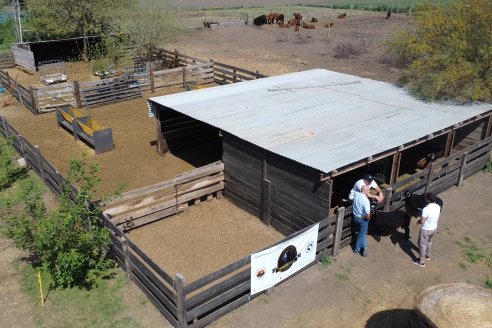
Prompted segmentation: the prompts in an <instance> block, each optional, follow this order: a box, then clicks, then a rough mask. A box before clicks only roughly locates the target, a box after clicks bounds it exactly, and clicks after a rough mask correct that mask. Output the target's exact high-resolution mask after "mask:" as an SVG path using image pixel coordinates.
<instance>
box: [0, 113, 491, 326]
mask: <svg viewBox="0 0 492 328" xmlns="http://www.w3.org/2000/svg"><path fill="white" fill-rule="evenodd" d="M0 133H1V134H2V135H3V136H5V137H9V136H11V137H12V138H13V144H14V147H15V149H16V150H17V152H18V153H19V155H21V156H23V157H24V158H26V160H27V162H28V163H29V165H30V166H31V167H32V168H33V169H34V171H35V172H36V173H37V174H38V175H39V176H40V177H41V178H42V179H43V181H44V182H45V183H46V184H47V185H48V187H50V189H51V190H53V192H55V193H56V194H57V195H60V194H61V193H62V191H63V186H64V184H65V183H66V180H65V179H64V178H63V176H62V175H61V174H60V173H59V172H58V170H57V169H56V168H55V167H54V166H53V165H52V164H51V163H50V162H49V161H48V160H46V158H44V156H43V155H42V154H41V151H40V150H39V148H38V147H37V146H33V145H32V144H31V143H29V141H28V140H27V139H25V138H24V137H22V136H21V135H20V134H19V133H18V132H17V131H16V130H15V129H14V128H13V127H12V126H11V125H10V124H9V123H8V122H7V121H6V120H5V118H4V117H1V116H0ZM491 149H492V136H491V137H487V138H485V139H483V140H481V141H480V142H478V143H477V144H475V145H471V146H469V147H467V148H465V149H463V150H460V151H458V152H455V153H453V154H451V155H450V156H448V157H447V158H444V159H442V160H440V161H438V162H435V163H434V164H433V165H432V166H431V167H429V168H427V169H425V170H422V171H420V172H417V173H415V174H414V175H412V176H411V177H409V178H407V179H405V180H402V181H399V182H397V183H395V184H393V185H392V186H390V187H389V188H387V189H386V191H385V192H386V203H385V204H384V208H385V210H390V211H392V210H396V209H399V208H401V207H403V206H404V201H403V199H402V195H403V193H404V192H405V191H410V192H412V193H423V192H425V191H433V192H436V193H439V192H441V191H444V190H446V189H448V188H450V187H452V186H453V185H461V183H462V182H463V179H466V178H467V177H469V176H471V175H473V174H474V173H476V172H478V171H480V170H482V169H483V167H484V165H485V163H486V161H487V160H488V159H489V158H490V151H491ZM223 169H224V167H223V163H221V162H215V163H212V164H210V165H207V166H205V167H202V168H198V169H196V170H193V171H190V172H187V173H184V174H181V175H178V176H176V177H175V178H174V179H172V180H169V181H165V182H162V183H160V184H156V185H152V186H148V187H145V188H141V189H138V190H134V191H130V192H127V193H125V194H123V195H122V196H121V197H120V198H116V199H114V200H110V201H108V202H106V204H103V205H104V206H105V207H106V210H105V211H104V212H103V214H102V221H103V223H104V225H105V227H107V229H108V230H109V232H110V237H111V241H112V244H111V245H110V246H109V248H110V249H111V251H112V252H113V253H114V257H115V260H116V261H117V262H118V264H119V265H120V266H121V267H122V268H123V270H125V271H126V273H127V275H128V277H129V278H130V279H131V280H132V281H134V282H135V284H137V285H138V286H139V287H140V289H141V290H142V291H143V292H144V293H145V294H146V295H147V297H148V298H149V300H150V301H151V302H152V303H153V304H154V305H155V306H156V308H157V309H159V311H160V312H161V313H162V314H163V315H164V316H165V317H166V318H167V320H169V322H170V323H171V324H172V325H173V326H174V327H179V328H182V327H193V328H197V327H204V326H206V325H208V324H209V323H211V322H212V321H214V320H216V319H218V318H219V317H221V316H223V315H225V314H227V313H228V312H230V311H232V310H234V309H235V308H237V307H239V306H241V305H243V304H245V303H247V302H249V301H250V300H251V299H253V298H255V297H256V296H258V295H259V294H256V295H251V294H250V292H251V289H250V279H251V272H250V263H251V257H250V255H248V256H246V257H244V258H242V259H240V260H239V261H236V262H234V263H232V264H229V265H227V266H225V267H223V268H222V269H220V270H217V271H215V272H213V273H210V274H208V275H206V276H204V277H202V278H199V279H197V280H195V281H193V282H190V283H186V280H185V277H183V276H182V275H181V274H179V273H178V274H176V275H175V277H174V278H173V277H172V276H171V275H169V274H168V273H166V272H165V271H164V270H163V269H162V268H161V267H160V266H159V265H157V264H156V263H155V262H153V261H152V259H150V258H149V257H148V256H147V255H146V254H145V253H144V252H143V251H142V250H141V249H140V248H138V247H137V246H136V245H135V244H134V243H133V242H132V241H131V240H130V239H129V238H128V236H127V235H126V234H125V232H124V231H126V230H128V229H132V228H135V227H137V226H139V225H142V224H146V223H149V222H152V221H155V220H158V219H161V218H164V217H166V216H168V215H172V213H175V212H178V211H180V210H183V209H184V208H185V207H186V206H187V205H185V204H187V203H188V202H195V203H196V202H197V201H198V202H199V201H200V200H201V199H203V198H209V197H213V195H214V193H215V195H216V196H220V191H221V190H222V189H223V187H224V181H223ZM71 188H72V190H73V192H74V193H76V192H77V190H76V189H75V188H74V187H73V186H72V187H71ZM351 214H352V208H351V207H348V208H344V207H341V208H338V210H337V211H336V214H335V215H333V216H330V217H328V218H326V219H323V220H321V221H320V222H319V230H318V241H317V251H316V254H317V259H318V260H319V259H321V257H322V256H325V255H334V256H336V255H338V253H339V250H340V249H341V248H343V247H345V246H347V245H349V244H350V242H351V239H352V231H351V220H352V215H351ZM309 228H310V227H307V228H305V229H309ZM303 231H304V230H301V231H298V232H296V233H294V234H292V235H290V236H288V237H286V238H285V239H284V240H282V241H280V242H279V243H281V242H284V241H285V240H288V239H291V238H293V237H294V236H296V235H297V234H299V233H302V232H303ZM276 244H278V243H276ZM276 244H275V245H276ZM272 246H274V245H272ZM272 246H269V247H266V248H270V247H272ZM266 248H265V249H266ZM315 263H316V262H314V263H312V264H311V265H313V264H315ZM306 268H307V267H306Z"/></svg>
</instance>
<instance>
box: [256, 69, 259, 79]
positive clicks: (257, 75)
mask: <svg viewBox="0 0 492 328" xmlns="http://www.w3.org/2000/svg"><path fill="white" fill-rule="evenodd" d="M259 78H260V71H259V70H256V79H257V80H258V79H259Z"/></svg>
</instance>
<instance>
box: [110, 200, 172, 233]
mask: <svg viewBox="0 0 492 328" xmlns="http://www.w3.org/2000/svg"><path fill="white" fill-rule="evenodd" d="M180 211H181V210H180V209H179V208H177V207H175V206H173V207H171V208H168V209H164V210H161V211H158V212H155V213H152V214H148V215H145V216H142V217H137V218H135V219H133V220H128V221H124V222H121V223H119V224H118V227H121V229H122V230H123V231H124V232H127V231H130V230H132V229H136V228H138V227H141V226H143V225H146V224H149V223H152V222H155V221H159V220H162V219H165V218H166V217H168V216H171V215H174V214H177V213H179V212H180Z"/></svg>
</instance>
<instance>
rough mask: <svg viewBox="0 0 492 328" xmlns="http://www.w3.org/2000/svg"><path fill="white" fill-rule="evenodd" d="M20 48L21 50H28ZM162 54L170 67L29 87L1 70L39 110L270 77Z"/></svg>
mask: <svg viewBox="0 0 492 328" xmlns="http://www.w3.org/2000/svg"><path fill="white" fill-rule="evenodd" d="M16 47H17V46H16ZM17 48H18V47H17ZM17 48H16V49H17ZM18 49H20V50H19V51H20V52H22V51H27V50H25V49H22V48H18ZM161 55H162V58H161V60H162V63H163V65H165V67H168V68H169V69H165V70H161V71H150V72H146V73H138V74H128V75H125V76H123V77H119V78H111V79H103V80H100V81H92V82H79V81H73V82H71V83H62V84H56V85H49V86H42V87H30V88H26V87H24V86H22V85H21V84H20V83H17V82H16V81H15V80H14V79H12V77H10V76H9V74H8V73H7V72H5V71H2V70H0V83H1V84H2V85H3V86H4V87H5V88H7V89H10V86H11V85H13V86H14V87H13V88H12V94H13V95H14V97H16V98H17V100H19V102H20V103H21V104H22V105H25V106H26V107H28V108H29V110H30V111H31V112H33V113H34V114H39V113H46V112H51V111H54V110H56V109H57V108H58V107H62V106H65V105H72V106H75V107H88V108H92V107H97V106H103V105H107V104H111V103H115V102H120V101H125V100H129V99H134V98H138V97H142V91H148V90H150V91H151V92H155V91H156V90H157V89H160V88H164V87H169V86H174V85H181V84H182V85H183V87H187V85H199V84H206V83H210V82H215V83H218V84H229V83H237V82H242V81H248V80H254V79H258V78H264V77H267V76H266V75H263V74H260V73H259V72H258V71H256V72H252V71H248V70H245V69H242V68H239V67H234V66H230V65H226V64H222V63H219V62H214V61H205V60H201V59H198V58H193V57H190V56H186V55H184V54H181V53H179V52H178V51H177V50H175V51H169V50H162V53H161ZM1 58H2V57H0V64H1ZM31 68H32V67H31ZM34 70H35V67H34Z"/></svg>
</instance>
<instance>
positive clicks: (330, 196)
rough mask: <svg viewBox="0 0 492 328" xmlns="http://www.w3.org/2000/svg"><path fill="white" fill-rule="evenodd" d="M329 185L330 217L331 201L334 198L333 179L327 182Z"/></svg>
mask: <svg viewBox="0 0 492 328" xmlns="http://www.w3.org/2000/svg"><path fill="white" fill-rule="evenodd" d="M325 182H326V183H327V184H328V208H327V210H328V216H330V215H329V212H330V208H331V199H332V198H333V179H328V180H326V181H325Z"/></svg>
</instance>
